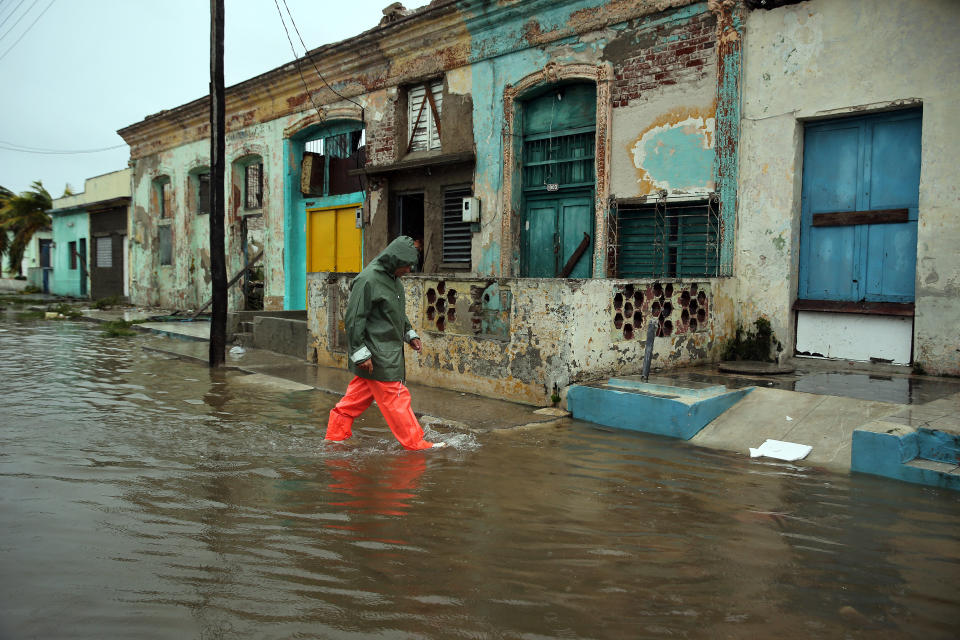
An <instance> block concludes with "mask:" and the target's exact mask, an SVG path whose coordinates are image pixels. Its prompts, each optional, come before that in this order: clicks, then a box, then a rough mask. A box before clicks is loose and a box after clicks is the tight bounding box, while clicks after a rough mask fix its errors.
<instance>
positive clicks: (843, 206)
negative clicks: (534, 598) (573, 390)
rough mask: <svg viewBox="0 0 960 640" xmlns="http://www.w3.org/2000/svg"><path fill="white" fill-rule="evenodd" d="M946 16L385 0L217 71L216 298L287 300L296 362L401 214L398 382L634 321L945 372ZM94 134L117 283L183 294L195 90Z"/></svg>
mask: <svg viewBox="0 0 960 640" xmlns="http://www.w3.org/2000/svg"><path fill="white" fill-rule="evenodd" d="M957 24H960V5H958V4H957V3H956V2H953V1H952V0H923V1H922V2H911V3H904V2H900V1H899V0H709V1H707V2H692V1H690V0H512V1H508V2H505V1H492V0H434V2H432V3H431V4H429V5H428V6H426V7H423V8H421V9H418V10H416V11H412V12H411V11H406V10H404V9H403V8H402V7H401V6H399V5H398V4H395V5H391V6H390V7H388V8H387V9H385V10H384V16H383V19H382V20H381V22H380V24H379V25H378V26H377V27H375V28H373V29H370V30H369V31H366V32H364V33H361V34H359V35H358V36H356V37H354V38H350V39H348V40H345V41H342V42H338V43H335V44H330V45H325V46H322V47H320V48H318V49H315V50H313V51H311V52H309V54H308V55H307V56H306V57H304V58H302V59H298V60H295V61H294V62H292V63H290V64H288V65H285V66H283V67H280V68H278V69H274V70H272V71H269V72H267V73H265V74H262V75H260V76H257V77H254V78H251V79H249V80H247V81H245V82H242V83H240V84H238V85H236V86H233V87H230V88H228V90H227V98H226V100H227V151H226V157H227V171H226V176H227V177H226V180H225V182H226V184H225V185H224V189H225V202H226V205H227V212H226V247H227V249H226V250H227V264H228V276H232V275H234V274H241V273H248V274H249V273H251V267H252V266H254V265H256V266H257V267H258V268H259V272H258V276H257V281H258V282H262V289H261V294H260V295H259V297H257V299H256V300H252V299H251V296H250V290H249V287H248V286H246V285H243V282H244V281H245V280H248V279H249V278H241V279H240V282H241V284H240V285H238V286H236V287H234V288H233V289H231V295H230V305H231V309H234V310H242V309H245V308H258V307H260V306H262V308H263V311H262V313H264V314H270V313H276V312H280V311H284V312H287V315H288V316H289V315H296V314H291V313H290V312H293V311H297V310H302V311H303V312H304V314H303V317H302V318H301V320H300V321H301V322H305V323H306V324H307V327H308V339H307V340H306V344H304V345H303V355H304V357H306V358H308V359H310V360H312V361H315V362H318V363H320V364H327V365H338V364H342V363H343V362H344V360H345V358H346V354H345V353H344V350H345V342H344V335H343V325H342V314H343V308H344V306H345V302H346V292H347V285H348V283H349V280H350V278H351V277H352V274H353V273H355V272H356V271H358V270H359V269H360V268H361V267H362V266H363V265H364V264H366V263H367V262H368V261H369V260H370V259H372V258H373V257H374V256H375V255H376V254H377V253H378V252H379V251H380V250H381V249H382V248H383V247H385V246H386V245H387V244H388V243H389V241H390V240H392V239H393V238H394V237H396V236H397V235H400V234H406V235H410V236H414V237H416V238H419V239H422V241H423V264H422V268H421V269H420V270H419V272H418V273H417V274H415V275H413V276H411V277H409V278H406V279H405V280H404V282H405V287H406V289H407V294H408V295H407V304H408V315H409V316H410V318H411V320H412V321H413V323H414V325H415V326H416V327H417V328H418V331H420V333H421V334H422V335H423V337H424V351H423V353H422V354H420V355H419V357H418V358H417V359H416V361H415V362H411V363H410V364H409V365H408V376H409V378H410V379H411V380H413V381H416V382H422V383H425V384H432V385H437V386H443V387H448V388H455V389H462V390H467V391H480V392H484V393H489V394H494V395H498V396H500V397H505V398H511V399H515V400H521V401H527V402H532V403H542V402H544V401H545V400H546V399H547V398H549V396H550V395H551V394H552V393H553V392H554V390H555V389H557V390H561V389H563V388H564V387H566V386H567V385H569V384H571V383H574V382H579V381H584V380H590V379H596V378H600V377H603V376H607V375H611V374H624V373H635V372H637V371H639V369H640V367H641V365H642V362H643V357H644V350H645V346H644V345H645V341H644V337H645V336H646V334H647V329H648V327H650V326H651V324H652V325H654V326H655V327H656V333H657V338H656V339H655V341H654V347H653V349H654V353H653V361H654V365H655V366H657V367H661V368H671V367H681V366H688V365H696V364H702V363H707V362H712V361H716V360H717V359H718V358H719V357H720V355H721V352H722V348H723V345H724V343H725V341H727V340H729V339H731V338H732V337H733V336H734V335H735V333H736V329H737V327H738V326H751V325H752V323H753V322H754V321H755V320H757V319H758V318H761V317H763V318H766V319H767V320H769V322H770V323H771V326H772V328H773V331H774V332H775V335H776V337H777V339H778V340H779V341H780V343H781V345H782V348H783V353H785V354H786V355H793V354H799V355H809V356H812V357H828V358H844V359H851V360H865V361H869V360H874V361H883V362H891V363H895V364H903V365H913V366H914V367H915V368H917V369H920V368H922V369H924V370H926V371H928V372H930V373H939V374H953V375H956V374H960V348H958V341H957V338H956V331H955V328H956V326H957V322H956V318H957V317H958V315H960V260H958V258H957V254H956V251H955V247H956V246H958V244H960V224H958V221H957V217H958V214H960V202H958V192H957V187H956V179H955V177H956V167H957V166H958V165H960V162H958V159H960V158H958V155H960V154H958V148H960V135H958V133H957V117H956V116H957V115H958V110H957V107H956V105H957V104H958V98H960V67H958V65H957V64H956V61H957V60H958V59H960V40H958V39H957V38H956V35H957V32H956V25H957ZM119 133H120V135H121V136H122V137H123V138H124V140H125V141H126V142H127V143H128V144H129V145H130V150H131V156H130V169H129V172H130V175H129V196H130V215H129V220H128V223H127V230H126V236H125V239H124V242H123V245H122V246H123V247H125V249H124V250H125V251H126V252H127V253H126V254H125V255H126V258H125V259H126V260H127V261H128V264H129V270H128V273H127V274H126V276H125V281H124V286H125V287H126V288H127V289H126V291H127V293H128V295H129V298H130V299H131V301H133V302H135V303H137V304H144V305H155V306H160V307H167V308H180V309H187V308H196V307H198V306H200V305H202V304H203V303H204V302H205V301H206V300H207V299H208V298H209V295H210V293H209V292H210V256H209V249H208V234H209V226H208V224H209V223H208V218H209V216H208V215H206V213H207V211H206V207H205V203H206V202H207V198H208V194H209V188H210V185H209V172H210V170H209V164H210V160H209V112H208V103H207V100H206V99H205V98H204V99H199V100H196V101H194V102H191V103H188V104H185V105H181V106H179V107H176V108H173V109H170V110H167V111H162V112H160V113H157V114H155V115H152V116H149V117H147V118H146V119H144V120H143V121H141V122H137V123H134V124H132V125H130V126H127V127H125V128H123V129H121V130H120V131H119ZM90 220H93V217H92V216H91V217H90ZM98 255H99V254H98ZM278 315H280V314H279V313H278ZM291 321H296V318H293V319H291Z"/></svg>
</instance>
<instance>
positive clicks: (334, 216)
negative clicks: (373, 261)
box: [307, 204, 363, 273]
mask: <svg viewBox="0 0 960 640" xmlns="http://www.w3.org/2000/svg"><path fill="white" fill-rule="evenodd" d="M358 207H360V204H351V205H345V206H340V207H325V208H321V209H308V210H307V272H308V273H309V272H315V271H333V272H338V271H339V272H343V271H360V269H361V268H362V266H363V261H362V243H363V232H362V230H360V229H357V226H356V211H357V208H358Z"/></svg>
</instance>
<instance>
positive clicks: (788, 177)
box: [735, 0, 960, 375]
mask: <svg viewBox="0 0 960 640" xmlns="http://www.w3.org/2000/svg"><path fill="white" fill-rule="evenodd" d="M957 24H960V4H958V3H956V2H954V1H952V0H931V1H929V2H923V3H905V2H899V1H898V0H848V1H846V2H831V1H829V0H810V1H809V2H803V3H800V4H795V5H790V6H786V7H781V8H778V9H773V10H770V11H753V12H750V13H749V14H748V17H747V24H746V33H747V34H748V35H747V36H746V38H745V45H744V52H743V58H744V68H743V84H744V86H743V118H742V137H741V142H740V144H741V147H740V157H741V162H740V171H741V174H740V178H739V198H740V203H739V214H738V228H737V245H738V246H737V251H736V262H735V274H736V276H737V279H738V281H739V283H740V294H739V299H740V301H741V305H740V307H739V311H738V320H740V321H741V322H743V323H744V324H748V323H750V322H752V321H753V320H754V319H755V318H756V317H757V316H759V315H764V316H767V317H768V318H769V319H770V320H771V322H772V324H773V328H774V330H775V331H776V333H777V335H778V336H780V337H781V339H782V340H783V342H784V343H785V344H792V341H793V337H794V331H795V327H794V322H793V312H792V311H791V305H792V303H793V300H794V299H795V297H796V292H797V268H798V264H799V257H798V247H799V236H800V226H799V218H800V185H801V178H802V159H803V151H802V140H803V122H804V121H805V120H808V119H810V120H815V119H820V118H824V117H840V116H842V115H846V114H850V115H854V114H863V113H867V112H870V111H880V110H888V109H895V108H898V107H904V106H922V109H923V119H922V140H921V176H920V204H919V226H918V242H917V272H916V303H915V304H916V309H915V314H916V315H915V318H914V320H915V325H914V337H913V351H914V354H913V355H914V361H915V363H916V364H918V365H920V366H922V367H923V368H924V369H926V370H927V371H928V372H931V373H946V374H953V375H957V374H960V347H958V340H957V332H956V324H957V322H956V318H957V317H960V259H958V258H957V251H956V247H958V246H960V224H958V222H957V221H958V214H960V191H958V187H957V180H956V168H957V166H960V130H958V128H957V126H956V114H957V104H958V103H960V65H958V64H957V61H958V60H960V40H958V38H957V28H956V25H957Z"/></svg>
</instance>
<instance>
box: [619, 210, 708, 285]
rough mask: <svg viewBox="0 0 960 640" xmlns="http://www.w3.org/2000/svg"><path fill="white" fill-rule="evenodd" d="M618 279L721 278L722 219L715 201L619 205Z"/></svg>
mask: <svg viewBox="0 0 960 640" xmlns="http://www.w3.org/2000/svg"><path fill="white" fill-rule="evenodd" d="M617 235H618V242H617V245H618V251H617V258H616V262H617V265H616V271H617V276H618V277H620V278H657V277H667V278H690V277H713V276H716V275H717V273H718V269H719V264H720V251H719V246H720V244H719V236H720V216H719V212H718V209H717V200H716V198H710V199H707V200H694V201H689V200H688V201H673V202H669V201H666V200H660V201H658V202H656V203H654V204H648V203H644V204H624V203H621V204H619V206H618V208H617Z"/></svg>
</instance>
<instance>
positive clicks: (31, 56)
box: [0, 0, 428, 198]
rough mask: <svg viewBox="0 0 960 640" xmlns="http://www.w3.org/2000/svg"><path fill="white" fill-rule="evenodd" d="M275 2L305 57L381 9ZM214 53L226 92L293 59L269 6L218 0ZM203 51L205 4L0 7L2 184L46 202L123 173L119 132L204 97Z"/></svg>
mask: <svg viewBox="0 0 960 640" xmlns="http://www.w3.org/2000/svg"><path fill="white" fill-rule="evenodd" d="M285 1H286V5H287V6H288V7H289V9H290V13H292V14H293V19H294V20H295V21H296V25H297V27H298V28H299V30H300V34H301V35H302V36H303V40H304V42H305V43H306V45H307V47H308V48H310V49H313V48H316V47H318V46H320V45H323V44H328V43H331V42H338V41H340V40H343V39H346V38H349V37H351V36H354V35H357V34H359V33H361V32H363V31H366V30H367V29H370V28H372V27H374V26H376V25H377V24H378V23H379V21H380V18H381V17H382V15H383V13H382V9H383V8H384V7H386V6H387V5H389V4H391V2H390V0H285ZM276 2H278V3H279V6H280V8H281V9H282V10H284V17H286V10H285V7H284V0H276ZM427 2H428V0H406V1H405V2H404V5H405V6H406V7H407V8H408V9H413V8H417V7H421V6H423V5H425V4H427ZM288 28H290V25H289V23H288ZM290 35H291V37H292V38H293V42H294V45H295V46H296V50H297V55H298V56H300V55H303V48H302V46H301V44H300V41H299V39H298V38H297V34H296V33H295V32H294V30H293V29H292V28H290ZM224 49H225V62H224V75H225V78H226V84H227V86H230V85H232V84H236V83H238V82H241V81H243V80H246V79H247V78H251V77H253V76H255V75H258V74H260V73H263V72H265V71H269V70H270V69H273V68H276V67H279V66H281V65H283V64H286V63H288V62H290V61H292V60H293V59H294V55H293V52H292V51H291V49H290V43H289V42H288V41H287V36H286V33H285V32H284V29H283V24H282V23H281V22H280V15H279V14H278V13H277V5H276V3H275V0H226V27H225V43H224ZM209 51H210V3H209V1H208V0H161V1H160V2H157V1H156V0H0V83H2V85H0V87H2V89H0V96H2V98H0V185H2V186H4V187H7V188H8V189H10V190H12V191H14V192H20V191H23V190H25V189H27V187H29V185H30V183H31V182H33V181H34V180H38V179H39V180H42V181H43V184H44V186H45V187H47V189H48V190H49V191H50V193H51V194H52V195H53V197H55V198H56V197H59V196H60V195H61V194H62V193H63V189H64V185H65V184H68V183H69V184H70V186H71V187H72V188H73V190H74V191H75V192H79V191H82V190H83V181H84V180H85V179H86V178H90V177H93V176H97V175H101V174H103V173H108V172H110V171H116V170H118V169H123V168H125V167H126V166H127V160H128V158H129V149H128V147H127V146H126V145H124V143H123V139H122V138H121V137H120V136H118V135H117V133H116V132H117V129H121V128H123V127H125V126H127V125H130V124H133V123H134V122H139V121H140V120H143V118H145V117H146V116H148V115H151V114H154V113H157V112H158V111H161V110H163V109H170V108H173V107H177V106H179V105H181V104H184V103H186V102H190V101H191V100H195V99H197V98H200V97H203V96H204V95H206V94H207V92H208V86H209V82H210V60H209ZM118 145H122V146H121V147H120V148H119V149H114V150H110V151H103V152H99V153H82V154H79V153H70V154H64V153H55V154H54V153H26V152H20V151H12V150H10V148H11V147H15V148H21V149H22V148H24V147H26V148H29V149H31V150H43V151H49V150H55V151H78V150H88V149H103V148H106V147H114V146H118Z"/></svg>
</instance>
